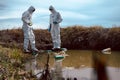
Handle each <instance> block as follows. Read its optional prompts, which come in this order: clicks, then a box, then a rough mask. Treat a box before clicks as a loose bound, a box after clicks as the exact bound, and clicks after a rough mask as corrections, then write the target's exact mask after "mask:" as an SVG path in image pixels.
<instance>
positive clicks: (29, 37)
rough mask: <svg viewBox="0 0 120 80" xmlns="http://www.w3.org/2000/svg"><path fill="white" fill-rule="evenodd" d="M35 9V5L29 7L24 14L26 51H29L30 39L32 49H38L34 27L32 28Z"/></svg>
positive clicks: (23, 27)
mask: <svg viewBox="0 0 120 80" xmlns="http://www.w3.org/2000/svg"><path fill="white" fill-rule="evenodd" d="M34 11H35V8H34V7H33V6H31V7H29V9H28V10H27V11H25V12H24V13H23V14H22V21H23V26H22V29H23V32H24V45H23V47H24V51H25V52H29V50H28V45H29V41H30V45H31V48H32V50H34V51H38V49H36V47H35V35H34V33H33V29H32V27H31V26H32V21H31V19H32V13H33V12H34Z"/></svg>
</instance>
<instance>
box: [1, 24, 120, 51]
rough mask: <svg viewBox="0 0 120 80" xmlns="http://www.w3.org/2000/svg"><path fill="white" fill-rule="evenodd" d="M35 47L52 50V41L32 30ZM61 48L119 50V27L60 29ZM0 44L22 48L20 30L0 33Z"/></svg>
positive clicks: (45, 31)
mask: <svg viewBox="0 0 120 80" xmlns="http://www.w3.org/2000/svg"><path fill="white" fill-rule="evenodd" d="M34 33H35V38H36V46H37V48H39V49H50V48H52V40H51V36H50V33H49V32H48V31H47V30H42V29H38V30H34ZM61 40H62V43H61V45H62V47H65V48H67V49H104V48H108V47H110V48H111V49H112V50H120V27H112V28H103V27H99V26H93V27H83V26H70V27H67V28H61ZM0 44H1V45H4V46H7V47H18V48H22V45H23V32H22V29H11V30H1V31H0Z"/></svg>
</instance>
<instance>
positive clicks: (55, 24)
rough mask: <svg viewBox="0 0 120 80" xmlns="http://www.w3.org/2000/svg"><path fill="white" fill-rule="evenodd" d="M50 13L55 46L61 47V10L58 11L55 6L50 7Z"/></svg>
mask: <svg viewBox="0 0 120 80" xmlns="http://www.w3.org/2000/svg"><path fill="white" fill-rule="evenodd" d="M49 10H50V11H51V13H52V14H50V26H51V30H50V32H51V37H52V42H53V48H60V47H61V38H60V26H59V23H61V22H62V18H61V15H60V13H59V12H57V11H56V10H55V9H54V7H53V6H50V7H49Z"/></svg>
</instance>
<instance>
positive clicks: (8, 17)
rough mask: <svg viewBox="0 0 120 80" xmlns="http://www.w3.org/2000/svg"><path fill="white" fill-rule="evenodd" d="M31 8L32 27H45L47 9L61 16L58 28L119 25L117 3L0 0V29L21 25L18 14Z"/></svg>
mask: <svg viewBox="0 0 120 80" xmlns="http://www.w3.org/2000/svg"><path fill="white" fill-rule="evenodd" d="M31 5H33V6H34V7H35V8H36V11H35V12H34V14H33V23H34V25H33V28H42V29H46V28H47V27H48V25H49V14H50V12H49V10H48V8H49V6H50V5H53V6H54V7H55V9H56V10H57V11H58V12H60V13H61V16H62V18H63V22H62V23H61V27H66V26H72V25H83V26H94V25H99V26H103V27H112V26H114V25H116V26H120V0H2V1H0V29H11V28H18V27H20V28H21V26H22V21H21V15H22V13H23V12H24V11H26V10H27V9H28V8H29V7H30V6H31Z"/></svg>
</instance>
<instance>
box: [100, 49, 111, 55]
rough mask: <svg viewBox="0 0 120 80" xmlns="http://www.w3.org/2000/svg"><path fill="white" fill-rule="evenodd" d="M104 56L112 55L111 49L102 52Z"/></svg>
mask: <svg viewBox="0 0 120 80" xmlns="http://www.w3.org/2000/svg"><path fill="white" fill-rule="evenodd" d="M102 53H103V54H111V48H106V49H103V50H102Z"/></svg>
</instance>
